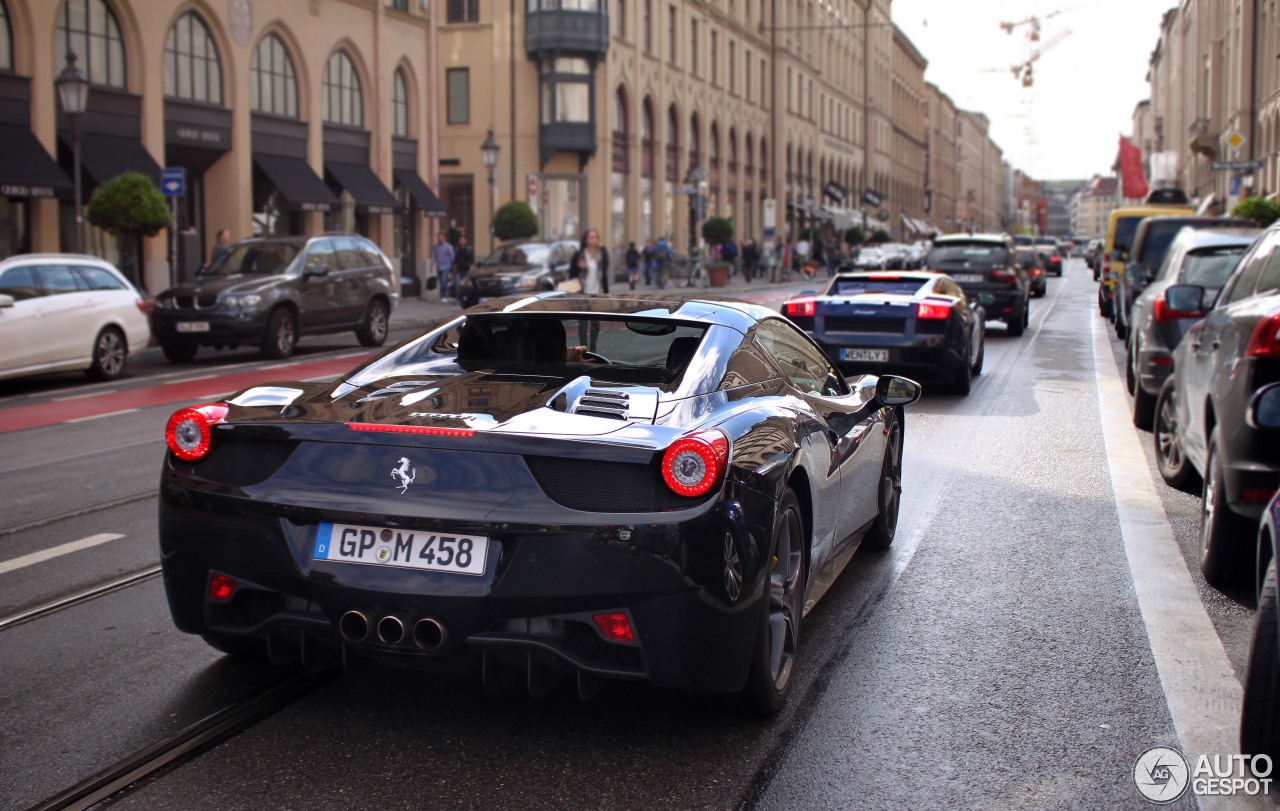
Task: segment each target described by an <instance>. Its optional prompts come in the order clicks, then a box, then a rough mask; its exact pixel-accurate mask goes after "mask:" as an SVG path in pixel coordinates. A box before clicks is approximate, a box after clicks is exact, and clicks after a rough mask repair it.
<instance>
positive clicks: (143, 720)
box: [0, 262, 1251, 809]
mask: <svg viewBox="0 0 1280 811" xmlns="http://www.w3.org/2000/svg"><path fill="white" fill-rule="evenodd" d="M1094 290H1095V286H1094V284H1093V283H1092V282H1091V281H1090V276H1089V273H1088V271H1087V270H1085V269H1084V268H1083V266H1082V265H1080V264H1078V263H1075V262H1073V263H1072V264H1071V265H1070V266H1069V268H1068V270H1067V275H1066V277H1065V278H1063V279H1061V280H1058V279H1053V280H1051V281H1050V292H1049V296H1048V297H1047V298H1045V299H1039V300H1036V301H1035V302H1034V304H1033V328H1032V329H1031V330H1030V331H1028V333H1027V335H1026V336H1024V337H1022V338H1009V337H1006V336H1005V335H1003V333H1002V330H1001V327H1000V326H999V325H997V324H994V323H993V324H992V325H991V330H990V332H989V334H988V344H987V353H986V370H985V373H984V374H983V375H982V376H981V377H979V378H978V379H977V380H976V381H975V385H974V390H973V393H972V394H971V395H970V396H969V397H968V398H961V397H958V396H953V395H942V394H938V395H933V394H929V395H926V397H925V399H924V400H923V401H922V402H921V403H919V404H917V405H915V406H912V407H911V408H910V409H909V411H908V420H907V434H906V460H905V471H904V494H903V505H902V513H901V524H900V527H899V534H898V539H897V541H896V543H895V545H894V547H893V548H892V549H891V550H889V551H888V552H885V553H870V552H860V553H859V554H857V555H856V556H855V557H854V558H853V560H852V562H851V563H850V565H849V567H848V569H847V570H846V571H845V573H844V574H843V575H842V576H841V578H840V580H839V581H837V584H836V586H835V587H834V588H833V589H832V590H831V591H830V592H829V593H828V594H827V595H826V597H825V598H824V599H823V601H822V602H821V603H819V604H818V606H817V607H816V608H815V609H814V610H813V611H812V612H811V613H810V614H809V616H808V617H807V618H806V619H805V621H804V626H803V640H804V641H803V647H802V651H801V663H800V671H799V673H798V679H799V680H798V682H797V683H796V685H795V692H794V693H793V695H792V701H791V704H790V705H789V706H788V708H787V709H786V710H785V711H784V712H783V713H782V714H780V715H779V716H778V717H776V718H774V719H770V720H768V721H759V720H754V719H746V718H743V717H741V716H738V715H734V714H726V713H723V712H719V711H714V710H710V709H706V708H703V707H701V706H699V705H697V704H695V703H693V702H691V701H690V700H688V699H687V698H685V697H684V696H680V695H674V694H669V693H666V692H664V691H659V690H655V689H652V688H649V687H646V686H643V685H630V684H615V685H609V686H608V687H607V688H606V690H605V692H604V693H603V694H602V695H601V696H600V697H599V698H597V699H596V700H594V701H591V702H581V701H579V700H578V698H577V697H576V694H575V693H574V691H573V689H572V685H568V686H566V687H564V688H562V689H560V690H558V691H557V692H555V693H553V694H552V695H551V696H549V697H547V698H545V699H541V700H534V699H530V698H528V697H527V696H525V695H523V694H522V693H521V692H511V693H504V694H498V695H491V694H487V693H485V692H484V691H483V690H482V689H481V688H480V686H479V684H478V682H477V681H475V680H472V679H462V678H455V677H448V676H439V675H432V674H423V673H416V672H406V671H399V670H391V669H386V668H381V667H369V668H367V669H364V670H361V671H359V672H353V673H349V674H347V675H344V676H341V677H339V678H337V679H335V680H334V681H332V682H330V683H328V684H327V685H325V686H323V687H322V688H320V689H319V690H317V691H315V692H314V693H312V694H310V695H309V696H307V697H305V698H303V699H302V700H300V701H298V702H296V703H294V704H292V705H291V706H288V707H286V708H285V709H283V710H281V711H280V712H278V713H277V714H275V715H274V716H272V717H270V718H268V719H266V720H263V721H261V722H259V723H257V724H256V725H254V726H253V727H251V728H249V729H248V730H246V731H245V732H243V733H241V734H239V735H238V736H236V737H235V738H234V739H232V740H230V741H228V742H226V743H223V744H221V745H219V746H217V747H216V748H214V749H212V750H210V751H207V752H205V753H204V754H202V755H200V756H199V757H197V758H195V759H194V760H192V761H190V762H188V763H186V764H184V765H182V766H181V767H179V768H177V769H175V770H173V771H171V772H169V773H168V774H166V775H164V776H162V777H160V778H159V779H157V780H155V781H153V782H150V783H148V784H146V785H144V786H141V787H139V788H137V789H136V790H135V791H133V792H132V793H130V794H128V795H127V796H125V797H123V798H121V799H120V800H118V801H116V802H113V803H111V804H112V805H113V806H120V807H124V808H146V809H151V808H157V809H161V808H163V809H168V808H216V809H236V808H246V809H249V808H252V809H261V808H301V807H305V808H401V807H403V808H422V807H429V808H486V809H488V808H708V809H718V808H737V807H746V808H760V809H774V808H779V809H781V808H791V809H797V808H801V809H808V808H1059V807H1061V808H1090V809H1094V808H1141V807H1146V803H1145V802H1144V801H1143V800H1142V799H1141V798H1140V797H1139V796H1138V794H1137V793H1136V791H1135V789H1134V786H1133V782H1132V777H1131V774H1132V770H1133V765H1134V761H1135V760H1136V758H1137V757H1138V755H1140V754H1141V753H1142V752H1143V751H1144V750H1146V749H1147V748H1148V747H1150V746H1154V745H1173V746H1177V745H1178V742H1179V734H1178V730H1177V729H1176V728H1175V726H1174V723H1173V721H1172V719H1171V716H1170V710H1169V708H1168V702H1167V700H1166V695H1165V692H1164V689H1163V688H1162V683H1161V677H1160V673H1159V672H1158V670H1157V666H1156V663H1155V655H1154V654H1153V652H1152V647H1151V643H1150V641H1149V638H1148V632H1147V629H1146V627H1145V626H1144V620H1143V614H1142V612H1141V610H1140V606H1139V604H1138V600H1137V597H1136V593H1135V586H1134V577H1135V575H1134V573H1133V572H1132V571H1131V568H1130V563H1129V560H1128V558H1127V557H1126V553H1125V547H1124V543H1123V540H1122V537H1121V531H1120V524H1119V520H1118V517H1117V513H1116V506H1115V499H1114V496H1113V493H1112V484H1111V475H1110V473H1109V470H1108V458H1107V449H1106V447H1105V446H1104V444H1103V441H1102V439H1101V425H1102V420H1103V419H1105V418H1106V417H1105V415H1104V414H1103V413H1102V412H1101V411H1100V407H1099V398H1098V393H1097V391H1098V389H1097V374H1098V371H1099V368H1098V366H1097V364H1096V363H1095V355H1094V351H1093V341H1094V339H1093V337H1092V331H1091V327H1092V324H1091V320H1092V321H1096V320H1097V315H1096V308H1095V307H1094V306H1093V301H1094V299H1093V294H1094ZM1106 340H1108V342H1109V343H1108V346H1107V351H1108V353H1109V354H1110V359H1109V360H1110V361H1111V363H1110V364H1109V365H1108V364H1107V363H1104V364H1103V365H1102V367H1101V368H1100V373H1101V374H1102V375H1104V376H1112V377H1115V376H1117V375H1118V374H1119V372H1118V368H1119V364H1120V359H1121V357H1122V354H1121V353H1122V348H1120V345H1119V344H1118V342H1115V341H1114V340H1110V339H1109V337H1108V338H1107V339H1106ZM317 351H320V352H322V351H323V350H317ZM347 351H350V350H349V349H348V350H347ZM1104 360H1106V358H1104ZM205 373H206V374H207V373H209V371H206V372H205ZM53 388H55V389H59V390H57V391H51V392H49V396H51V397H53V396H65V395H68V394H70V395H72V396H74V394H75V392H76V391H77V390H76V389H75V388H71V389H69V390H67V391H62V390H60V386H54V387H53ZM20 394H21V397H22V398H23V400H24V401H26V400H29V399H31V398H33V397H34V398H35V399H36V400H37V401H38V400H39V398H40V396H41V393H40V391H39V390H35V391H34V392H33V391H31V390H24V391H23V392H21V393H20ZM3 396H4V395H3V393H0V408H2V407H3V405H4V400H3ZM15 396H16V395H15ZM170 411H172V408H170V407H157V408H150V409H143V410H141V411H138V412H133V413H130V414H124V415H120V416H115V417H104V418H102V419H99V420H90V421H86V422H82V423H76V424H65V423H64V424H59V425H51V426H47V427H42V428H35V429H31V430H27V431H18V432H13V433H9V434H3V436H4V439H3V440H0V441H3V443H4V447H5V449H6V454H5V456H4V459H3V461H2V462H0V487H4V488H5V491H6V492H7V493H9V494H10V495H9V497H8V498H7V501H8V502H9V503H10V505H11V509H10V510H9V511H8V512H9V516H8V517H7V518H6V519H5V520H4V521H3V522H0V523H3V525H4V526H3V527H0V564H2V563H3V562H4V561H8V560H12V559H15V558H18V557H19V556H22V555H28V554H31V553H33V552H38V551H39V550H41V549H45V548H48V547H50V546H54V545H56V544H60V543H64V542H66V541H70V540H75V539H77V538H83V537H85V536H86V535H90V534H93V533H105V532H109V533H113V534H120V535H123V536H124V537H122V538H120V539H119V540H114V541H111V542H110V543H106V544H103V545H101V546H97V547H94V548H93V549H88V550H84V551H80V552H75V553H73V554H70V555H67V556H64V557H60V558H57V559H55V560H51V561H46V562H43V563H37V564H33V565H30V566H27V567H24V568H21V569H18V570H15V571H11V572H8V573H3V574H0V615H6V614H10V613H11V612H13V611H16V610H20V609H21V608H25V607H29V606H31V605H34V604H36V603H38V602H41V601H43V600H44V599H48V598H51V597H53V596H57V595H60V594H65V593H69V592H71V591H74V590H75V589H77V588H80V587H83V586H85V585H89V584H92V583H94V582H100V581H102V580H105V579H109V578H110V577H112V576H116V575H118V574H121V573H126V572H128V571H135V570H138V569H141V568H143V567H145V566H148V565H152V564H154V563H155V551H154V550H155V527H154V507H155V501H154V498H153V497H147V496H145V495H138V497H137V498H134V495H135V494H143V493H145V491H146V490H147V489H148V488H152V487H154V484H155V480H156V475H157V473H158V466H159V458H160V453H161V449H162V442H161V440H160V439H159V429H158V427H157V426H158V425H159V424H160V423H162V422H163V419H164V418H165V417H166V416H167V415H168V413H170ZM2 416H3V412H2V411H0V421H2ZM1129 430H1133V429H1131V428H1130V429H1129ZM1135 433H1136V432H1135ZM1140 438H1141V440H1142V442H1143V445H1144V447H1146V446H1149V444H1150V441H1149V435H1146V434H1142V435H1141V437H1140ZM1147 456H1148V470H1147V475H1150V476H1154V478H1155V480H1156V492H1157V493H1158V496H1159V500H1160V506H1162V508H1163V510H1164V512H1165V514H1166V516H1167V520H1168V523H1169V525H1170V526H1171V527H1172V529H1173V534H1174V537H1175V539H1176V541H1177V543H1178V546H1179V548H1180V549H1181V550H1182V552H1183V554H1184V556H1185V557H1186V559H1187V560H1188V561H1189V566H1190V568H1191V570H1192V582H1193V586H1192V588H1193V589H1194V590H1195V591H1196V593H1197V594H1198V595H1199V597H1200V602H1201V604H1202V605H1203V606H1204V608H1205V610H1206V611H1207V612H1208V616H1209V619H1210V620H1211V621H1212V623H1213V624H1212V628H1213V631H1214V633H1215V635H1216V637H1217V639H1218V640H1219V641H1220V643H1221V647H1222V649H1223V650H1224V651H1225V654H1226V657H1227V659H1228V661H1229V662H1230V666H1231V668H1232V670H1233V671H1234V672H1235V674H1236V677H1237V678H1239V676H1240V675H1242V673H1243V665H1244V659H1245V656H1246V652H1247V644H1248V633H1249V627H1250V622H1251V616H1250V614H1251V612H1250V611H1249V610H1248V608H1247V607H1246V606H1245V605H1243V604H1242V598H1241V596H1240V595H1237V596H1236V598H1232V597H1228V596H1224V595H1222V594H1220V593H1218V592H1216V591H1215V590H1213V589H1210V588H1208V587H1207V586H1206V585H1205V584H1204V583H1203V580H1202V579H1200V578H1199V575H1198V571H1197V570H1196V569H1195V564H1194V551H1195V550H1194V546H1195V533H1196V531H1197V529H1198V524H1197V522H1198V509H1199V503H1198V499H1195V498H1192V497H1190V496H1187V495H1185V494H1181V493H1176V492H1175V491H1172V490H1170V489H1168V488H1166V487H1164V485H1163V484H1162V483H1159V481H1158V476H1155V475H1154V473H1153V472H1152V471H1153V470H1154V468H1152V467H1150V465H1151V464H1152V462H1151V460H1150V458H1149V450H1148V451H1147ZM131 498H132V499H133V500H129V499H131ZM117 501H119V502H122V503H119V504H115V502H117ZM103 504H108V505H112V504H115V506H106V507H103V508H101V509H91V508H93V507H94V506H95V505H103ZM80 508H83V509H86V510H88V511H87V512H86V513H85V514H84V515H80V516H74V517H69V518H65V519H61V520H57V521H52V522H47V523H43V524H41V523H40V521H41V519H42V517H47V516H52V515H54V514H55V513H59V512H66V511H68V510H72V511H74V510H76V509H80ZM1139 576H1141V575H1139ZM280 677H281V676H280V674H279V673H278V672H276V671H274V670H273V669H272V668H267V667H247V666H245V665H242V664H238V663H234V662H231V661H229V660H227V659H226V658H224V657H221V656H220V655H219V654H217V652H215V651H213V650H211V649H209V648H207V647H205V646H204V645H203V643H202V642H201V641H200V640H198V639H195V638H191V637H188V636H185V635H183V634H180V633H178V632H176V631H175V630H173V629H172V627H171V625H170V624H169V620H168V615H167V609H166V607H165V605H164V597H163V590H162V589H161V587H160V583H159V581H158V580H155V579H152V580H149V581H146V582H144V583H142V584H140V585H137V586H133V587H131V588H128V589H125V590H122V591H119V592H116V593H114V594H111V595H108V596H105V597H101V598H98V599H96V600H94V601H92V602H89V603H87V604H84V605H81V606H77V607H75V608H71V609H67V610H65V611H61V612H58V613H55V614H51V615H49V616H47V617H43V618H41V619H38V620H34V621H32V622H28V623H26V624H23V625H19V626H16V627H13V628H10V629H8V630H3V631H0V807H4V808H10V807H12V808H26V807H29V806H31V805H33V804H34V803H36V802H38V801H39V800H41V799H42V798H44V797H47V796H50V795H52V794H54V793H55V792H56V791H58V790H59V789H61V788H64V787H66V786H67V785H70V784H71V783H74V782H75V781H77V780H79V779H82V778H83V777H85V776H86V775H88V774H90V773H92V772H94V771H96V770H98V769H100V768H103V767H105V766H107V765H109V764H110V763H112V762H114V761H115V760H117V759H119V758H121V757H124V756H125V755H127V754H129V753H130V752H133V751H135V750H137V749H139V748H140V747H142V746H145V745H146V744H148V743H151V742H154V741H155V740H158V739H159V738H160V737H162V736H164V735H166V734H169V733H171V732H173V731H174V730H176V729H177V728H180V727H181V726H182V725H184V724H187V723H190V722H191V721H192V720H195V719H196V718H199V717H201V716H202V715H204V714H207V713H208V712H210V711H212V710H214V709H217V708H218V707H220V706H222V705H224V704H225V703H227V702H228V701H232V700H234V699H235V698H237V697H238V696H241V695H245V694H247V693H249V692H250V691H252V690H253V689H254V688H255V687H258V686H260V685H262V684H266V683H270V682H271V681H273V680H276V679H279V678H280ZM1226 714H1228V715H1229V714H1230V708H1227V711H1226ZM1238 805H1240V806H1241V807H1243V806H1244V803H1238ZM1194 806H1195V801H1194V800H1192V799H1191V798H1189V797H1188V798H1184V800H1182V801H1181V802H1180V803H1179V804H1177V805H1175V806H1174V807H1188V808H1189V807H1194ZM1228 807H1231V806H1228Z"/></svg>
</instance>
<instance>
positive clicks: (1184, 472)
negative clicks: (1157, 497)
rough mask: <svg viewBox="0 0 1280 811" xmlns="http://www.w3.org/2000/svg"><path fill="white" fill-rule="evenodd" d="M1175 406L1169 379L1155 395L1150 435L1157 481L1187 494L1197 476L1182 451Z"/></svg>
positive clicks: (1174, 390) (1173, 390) (1173, 388)
mask: <svg viewBox="0 0 1280 811" xmlns="http://www.w3.org/2000/svg"><path fill="white" fill-rule="evenodd" d="M1177 405H1178V389H1177V387H1176V386H1174V380H1173V378H1172V377H1171V378H1169V379H1168V380H1166V381H1165V382H1164V386H1163V387H1162V388H1161V389H1160V394H1158V395H1157V396H1156V407H1155V417H1154V420H1155V421H1154V423H1153V424H1152V428H1151V436H1152V439H1153V440H1154V442H1155V446H1156V467H1158V468H1159V469H1160V478H1162V479H1164V481H1165V484H1167V485H1169V486H1170V487H1173V488H1176V489H1178V490H1182V491H1183V492H1186V493H1190V492H1192V491H1193V490H1194V489H1195V484H1196V479H1197V476H1196V471H1195V468H1193V467H1192V466H1191V461H1190V460H1188V459H1187V455H1186V454H1185V453H1183V452H1182V439H1181V438H1180V437H1179V436H1178V410H1177Z"/></svg>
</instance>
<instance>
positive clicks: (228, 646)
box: [201, 634, 271, 662]
mask: <svg viewBox="0 0 1280 811" xmlns="http://www.w3.org/2000/svg"><path fill="white" fill-rule="evenodd" d="M201 638H202V639H204V641H205V642H206V643H207V644H208V645H209V647H211V648H214V649H215V650H220V651H222V652H223V653H225V654H227V655H228V656H232V657H235V658H236V659H243V660H245V661H247V662H270V661H271V660H270V658H269V657H268V655H267V642H266V640H265V639H258V638H257V637H252V636H228V635H225V634H201Z"/></svg>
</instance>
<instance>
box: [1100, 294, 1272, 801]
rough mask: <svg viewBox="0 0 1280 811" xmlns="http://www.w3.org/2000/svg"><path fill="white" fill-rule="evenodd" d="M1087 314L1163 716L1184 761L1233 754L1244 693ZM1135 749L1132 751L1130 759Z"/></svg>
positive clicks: (1119, 507) (1116, 489)
mask: <svg viewBox="0 0 1280 811" xmlns="http://www.w3.org/2000/svg"><path fill="white" fill-rule="evenodd" d="M1087 312H1088V313H1089V321H1090V332H1091V333H1092V336H1093V364H1094V378H1095V380H1096V381H1097V387H1098V407H1099V409H1100V410H1101V415H1100V416H1101V418H1102V438H1103V444H1104V446H1105V448H1106V453H1107V465H1108V467H1109V468H1110V475H1111V488H1112V491H1113V493H1114V495H1115V502H1116V512H1117V513H1118V515H1119V518H1120V533H1121V535H1122V536H1123V538H1124V550H1125V556H1126V557H1127V558H1128V559H1129V572H1130V574H1131V576H1132V577H1133V587H1134V591H1135V592H1136V593H1137V596H1138V606H1139V608H1140V610H1141V612H1142V622H1143V624H1144V625H1145V626H1146V628H1147V638H1148V640H1149V641H1150V644H1151V655H1152V657H1153V658H1154V659H1155V663H1156V670H1157V671H1158V672H1159V674H1160V684H1161V686H1162V687H1163V688H1164V695H1165V701H1166V702H1167V704H1168V706H1169V715H1170V716H1171V717H1172V718H1173V725H1174V728H1175V729H1176V730H1177V732H1178V739H1179V740H1180V741H1181V743H1182V754H1183V755H1185V756H1186V758H1187V760H1188V761H1189V762H1191V763H1193V764H1194V763H1195V762H1196V760H1197V759H1198V758H1199V756H1200V755H1209V756H1210V757H1212V756H1213V755H1229V754H1234V753H1236V752H1238V751H1239V733H1238V731H1239V723H1240V703H1241V697H1242V695H1243V691H1242V690H1241V688H1240V682H1239V681H1237V680H1236V675H1235V670H1234V669H1233V668H1232V667H1231V662H1230V660H1229V659H1227V654H1226V651H1224V650H1223V648H1222V640H1221V639H1220V638H1219V637H1218V634H1217V632H1216V631H1215V630H1214V627H1213V622H1212V621H1211V620H1210V619H1209V614H1208V612H1206V611H1205V608H1204V603H1202V602H1201V600H1200V594H1199V592H1198V591H1197V589H1196V586H1195V583H1194V582H1193V580H1192V578H1191V573H1190V572H1189V571H1188V569H1187V563H1186V559H1185V558H1183V556H1182V551H1181V550H1180V549H1179V548H1178V543H1177V540H1176V539H1175V538H1174V536H1173V528H1172V527H1171V526H1170V524H1169V517H1168V515H1166V514H1165V511H1164V504H1163V502H1161V501H1160V497H1159V495H1158V494H1157V493H1156V487H1155V481H1154V480H1153V478H1152V472H1151V467H1150V465H1149V464H1148V462H1147V456H1146V454H1145V453H1143V450H1142V445H1141V444H1140V442H1139V439H1138V435H1137V433H1136V429H1135V428H1134V427H1133V423H1132V420H1131V419H1130V409H1129V401H1128V399H1127V397H1126V396H1125V393H1124V389H1123V388H1121V384H1120V376H1119V374H1118V373H1116V372H1115V361H1114V358H1113V357H1112V353H1111V346H1110V342H1109V340H1108V339H1107V336H1106V333H1105V332H1102V331H1100V330H1099V329H1098V319H1097V318H1094V317H1093V309H1092V307H1090V308H1089V309H1088V311H1087ZM1104 370H1105V371H1104ZM1140 754H1142V753H1141V752H1136V751H1135V752H1134V753H1133V756H1134V759H1135V760H1136V759H1137V757H1138V755H1140ZM1196 799H1197V801H1198V802H1199V804H1200V807H1201V808H1203V809H1215V808H1225V807H1228V806H1229V807H1232V808H1240V807H1242V804H1245V803H1248V799H1246V798H1245V797H1212V796H1203V797H1197V798H1196ZM1254 799H1256V798H1254Z"/></svg>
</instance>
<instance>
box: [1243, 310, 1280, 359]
mask: <svg viewBox="0 0 1280 811" xmlns="http://www.w3.org/2000/svg"><path fill="white" fill-rule="evenodd" d="M1244 354H1245V357H1249V358H1280V313H1275V314H1274V315H1271V316H1268V317H1267V318H1264V319H1262V320H1261V321H1259V322H1258V325H1257V326H1256V327H1254V328H1253V335H1251V336H1249V346H1248V348H1246V349H1245V351H1244Z"/></svg>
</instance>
